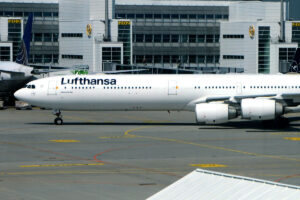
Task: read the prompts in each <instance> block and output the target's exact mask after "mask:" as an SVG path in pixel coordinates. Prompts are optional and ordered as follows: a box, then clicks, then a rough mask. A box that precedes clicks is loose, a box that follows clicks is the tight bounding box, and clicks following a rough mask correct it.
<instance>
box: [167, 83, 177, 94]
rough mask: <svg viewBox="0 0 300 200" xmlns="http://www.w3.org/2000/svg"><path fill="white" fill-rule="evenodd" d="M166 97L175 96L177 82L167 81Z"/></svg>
mask: <svg viewBox="0 0 300 200" xmlns="http://www.w3.org/2000/svg"><path fill="white" fill-rule="evenodd" d="M168 87H169V88H168V95H177V81H169V86H168Z"/></svg>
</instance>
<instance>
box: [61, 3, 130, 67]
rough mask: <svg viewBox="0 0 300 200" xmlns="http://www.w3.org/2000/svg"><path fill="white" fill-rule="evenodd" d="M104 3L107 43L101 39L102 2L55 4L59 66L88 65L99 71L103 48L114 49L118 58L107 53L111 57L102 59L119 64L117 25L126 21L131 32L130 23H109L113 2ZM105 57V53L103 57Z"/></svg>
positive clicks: (119, 43)
mask: <svg viewBox="0 0 300 200" xmlns="http://www.w3.org/2000/svg"><path fill="white" fill-rule="evenodd" d="M108 2H109V12H108V13H109V21H110V23H109V24H110V25H109V33H110V38H111V40H110V41H105V37H104V35H105V1H104V0H103V1H98V0H88V1H86V0H78V1H73V0H61V1H60V2H59V11H60V16H59V32H60V34H59V41H60V65H61V66H69V67H72V66H74V65H88V66H89V68H90V70H91V71H97V72H99V71H102V63H103V62H107V59H106V61H104V60H105V59H104V57H103V48H111V51H115V50H116V49H115V48H117V52H118V55H115V54H117V53H113V52H111V56H108V57H106V58H111V59H108V60H109V61H111V62H114V61H117V63H120V64H123V42H119V41H120V36H119V25H122V23H121V22H123V21H128V24H129V25H130V33H131V23H130V21H129V20H113V19H112V18H113V16H114V9H113V8H114V6H113V5H114V0H109V1H108ZM88 29H90V30H88ZM130 36H131V34H130ZM130 39H131V38H130ZM130 42H131V41H130ZM106 50H107V49H106ZM115 52H116V51H115ZM108 54H109V53H108V52H106V55H108ZM113 54H114V55H113ZM119 57H120V59H119ZM131 57H132V56H131ZM114 58H115V59H114Z"/></svg>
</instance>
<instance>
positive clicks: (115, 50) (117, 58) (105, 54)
mask: <svg viewBox="0 0 300 200" xmlns="http://www.w3.org/2000/svg"><path fill="white" fill-rule="evenodd" d="M102 62H113V63H118V64H121V47H103V48H102Z"/></svg>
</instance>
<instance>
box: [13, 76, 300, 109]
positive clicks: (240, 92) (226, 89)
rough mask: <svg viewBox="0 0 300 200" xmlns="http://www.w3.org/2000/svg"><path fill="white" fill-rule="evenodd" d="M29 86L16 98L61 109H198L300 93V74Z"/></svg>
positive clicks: (82, 79)
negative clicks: (233, 100) (235, 100)
mask: <svg viewBox="0 0 300 200" xmlns="http://www.w3.org/2000/svg"><path fill="white" fill-rule="evenodd" d="M29 84H30V85H34V86H35V89H28V88H23V89H21V90H19V91H17V92H16V94H15V96H16V97H17V98H18V99H20V100H23V101H26V102H28V103H30V104H32V105H35V106H40V107H45V108H52V109H60V110H103V111H107V110H111V111H117V110H120V111H122V110H146V111H150V110H155V111H161V110H166V111H168V110H170V111H173V110H174V111H180V110H188V111H194V110H195V105H196V104H198V103H203V102H205V101H206V100H207V99H209V98H211V97H213V98H216V99H218V97H220V98H221V99H222V98H223V97H238V96H244V97H247V96H249V98H250V97H251V96H254V97H256V96H260V95H261V96H268V95H270V96H271V95H273V96H274V95H280V94H285V93H288V94H300V77H299V76H296V75H85V76H84V75H82V76H80V75H71V76H61V77H51V78H45V79H40V80H35V81H32V82H30V83H29ZM293 103H294V104H297V102H295V101H294V102H293Z"/></svg>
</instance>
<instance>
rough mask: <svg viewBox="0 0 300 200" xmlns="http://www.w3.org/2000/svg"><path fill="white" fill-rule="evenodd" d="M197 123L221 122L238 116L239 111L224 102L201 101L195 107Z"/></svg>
mask: <svg viewBox="0 0 300 200" xmlns="http://www.w3.org/2000/svg"><path fill="white" fill-rule="evenodd" d="M195 114H196V121H197V123H206V124H221V123H225V122H227V121H228V120H229V119H233V118H236V117H237V111H236V109H235V108H234V107H231V106H229V105H227V104H223V103H201V104H197V105H196V108H195Z"/></svg>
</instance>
